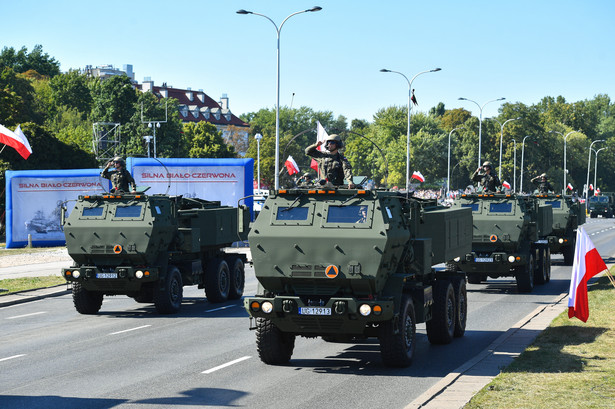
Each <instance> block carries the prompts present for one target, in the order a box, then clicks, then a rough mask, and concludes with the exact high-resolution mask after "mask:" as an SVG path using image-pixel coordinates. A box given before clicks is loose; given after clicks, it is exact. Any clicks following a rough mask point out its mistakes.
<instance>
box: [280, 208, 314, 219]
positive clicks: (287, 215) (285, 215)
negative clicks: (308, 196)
mask: <svg viewBox="0 0 615 409" xmlns="http://www.w3.org/2000/svg"><path fill="white" fill-rule="evenodd" d="M307 217H308V208H307V207H278V213H277V215H276V220H307Z"/></svg>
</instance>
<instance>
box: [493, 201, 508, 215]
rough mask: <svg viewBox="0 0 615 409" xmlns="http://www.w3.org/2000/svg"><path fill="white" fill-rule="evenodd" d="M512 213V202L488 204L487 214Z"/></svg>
mask: <svg viewBox="0 0 615 409" xmlns="http://www.w3.org/2000/svg"><path fill="white" fill-rule="evenodd" d="M510 212H512V202H506V203H489V213H510Z"/></svg>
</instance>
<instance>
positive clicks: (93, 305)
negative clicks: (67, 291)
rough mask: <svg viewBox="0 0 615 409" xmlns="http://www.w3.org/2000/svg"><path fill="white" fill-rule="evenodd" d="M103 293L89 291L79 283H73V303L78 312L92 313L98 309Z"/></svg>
mask: <svg viewBox="0 0 615 409" xmlns="http://www.w3.org/2000/svg"><path fill="white" fill-rule="evenodd" d="M102 302H103V293H98V292H95V291H89V290H86V289H85V288H83V286H82V285H81V283H78V282H74V283H73V304H75V309H76V310H77V312H78V313H79V314H86V315H93V314H97V313H98V311H100V307H101V306H102Z"/></svg>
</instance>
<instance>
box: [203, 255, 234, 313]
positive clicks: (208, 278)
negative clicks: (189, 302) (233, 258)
mask: <svg viewBox="0 0 615 409" xmlns="http://www.w3.org/2000/svg"><path fill="white" fill-rule="evenodd" d="M230 276H231V273H230V271H229V268H228V264H227V263H226V261H224V260H222V259H221V258H214V259H213V260H210V261H209V263H208V264H207V270H206V271H205V295H206V296H207V299H208V300H209V302H213V303H215V302H224V301H226V300H227V299H228V297H229V290H230V285H231V280H230Z"/></svg>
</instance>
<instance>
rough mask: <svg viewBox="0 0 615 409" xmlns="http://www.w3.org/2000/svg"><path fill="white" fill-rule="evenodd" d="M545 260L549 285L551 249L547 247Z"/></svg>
mask: <svg viewBox="0 0 615 409" xmlns="http://www.w3.org/2000/svg"><path fill="white" fill-rule="evenodd" d="M545 259H546V260H547V261H546V267H547V274H546V277H547V279H546V281H545V283H548V282H549V281H551V249H550V248H548V247H547V251H546V253H545Z"/></svg>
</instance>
